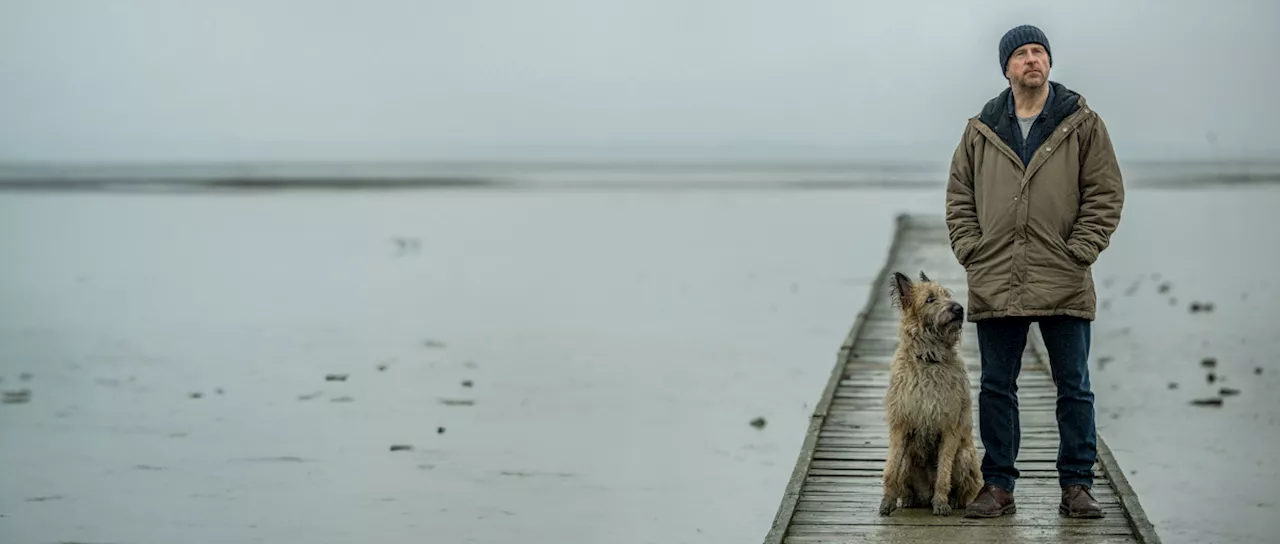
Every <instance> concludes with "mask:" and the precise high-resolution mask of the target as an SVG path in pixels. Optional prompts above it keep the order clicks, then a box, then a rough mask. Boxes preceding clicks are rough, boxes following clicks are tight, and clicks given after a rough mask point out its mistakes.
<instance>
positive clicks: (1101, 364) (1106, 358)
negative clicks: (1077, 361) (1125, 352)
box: [1098, 355, 1115, 370]
mask: <svg viewBox="0 0 1280 544" xmlns="http://www.w3.org/2000/svg"><path fill="white" fill-rule="evenodd" d="M1113 360H1115V358H1114V357H1112V356H1110V355H1103V356H1102V357H1098V370H1102V369H1103V368H1105V367H1106V366H1107V363H1110V362H1111V361H1113Z"/></svg>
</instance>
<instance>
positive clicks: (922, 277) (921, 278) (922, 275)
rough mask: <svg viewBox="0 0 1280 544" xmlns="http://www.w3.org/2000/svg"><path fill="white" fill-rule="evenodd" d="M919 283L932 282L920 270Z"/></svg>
mask: <svg viewBox="0 0 1280 544" xmlns="http://www.w3.org/2000/svg"><path fill="white" fill-rule="evenodd" d="M920 281H932V280H930V279H929V276H926V275H924V270H921V271H920Z"/></svg>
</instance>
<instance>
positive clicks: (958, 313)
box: [951, 302, 964, 319]
mask: <svg viewBox="0 0 1280 544" xmlns="http://www.w3.org/2000/svg"><path fill="white" fill-rule="evenodd" d="M951 315H952V316H954V317H955V319H964V306H961V305H960V303H959V302H952V303H951Z"/></svg>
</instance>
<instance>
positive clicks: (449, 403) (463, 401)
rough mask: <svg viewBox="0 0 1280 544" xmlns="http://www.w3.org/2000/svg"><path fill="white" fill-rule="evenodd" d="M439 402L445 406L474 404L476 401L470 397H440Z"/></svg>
mask: <svg viewBox="0 0 1280 544" xmlns="http://www.w3.org/2000/svg"><path fill="white" fill-rule="evenodd" d="M440 404H443V405H445V406H474V405H475V404H476V401H474V400H471V399H440Z"/></svg>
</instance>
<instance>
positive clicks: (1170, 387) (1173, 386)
mask: <svg viewBox="0 0 1280 544" xmlns="http://www.w3.org/2000/svg"><path fill="white" fill-rule="evenodd" d="M1177 388H1178V382H1169V389H1177Z"/></svg>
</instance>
